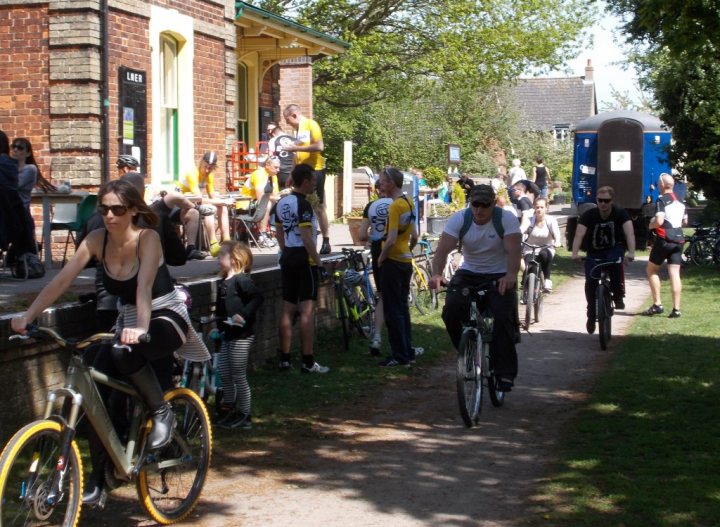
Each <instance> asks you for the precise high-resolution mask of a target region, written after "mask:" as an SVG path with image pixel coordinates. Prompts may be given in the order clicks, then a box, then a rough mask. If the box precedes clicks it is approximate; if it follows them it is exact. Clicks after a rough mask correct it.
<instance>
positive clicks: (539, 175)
mask: <svg viewBox="0 0 720 527" xmlns="http://www.w3.org/2000/svg"><path fill="white" fill-rule="evenodd" d="M535 184H536V185H537V186H538V187H540V188H544V187H547V170H545V167H544V166H542V167H535ZM536 197H537V196H536Z"/></svg>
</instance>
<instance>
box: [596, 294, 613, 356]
mask: <svg viewBox="0 0 720 527" xmlns="http://www.w3.org/2000/svg"><path fill="white" fill-rule="evenodd" d="M611 303H612V299H611V298H610V290H609V289H608V288H607V287H606V286H604V285H602V284H601V285H599V286H598V288H597V317H598V336H599V337H600V349H602V350H606V349H607V347H608V344H609V343H610V338H611V337H612V311H611V309H612V308H611V306H610V304H611Z"/></svg>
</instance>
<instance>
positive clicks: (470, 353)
mask: <svg viewBox="0 0 720 527" xmlns="http://www.w3.org/2000/svg"><path fill="white" fill-rule="evenodd" d="M480 370H481V368H480V357H479V354H478V345H477V332H476V330H474V329H466V330H465V331H463V334H462V336H461V337H460V345H459V346H458V356H457V367H456V370H455V381H456V388H457V397H458V405H459V406H460V417H462V420H463V422H464V423H465V426H467V427H468V428H472V427H473V426H475V425H476V424H477V423H478V421H479V420H480V410H481V408H482V396H483V389H482V377H481V371H480Z"/></svg>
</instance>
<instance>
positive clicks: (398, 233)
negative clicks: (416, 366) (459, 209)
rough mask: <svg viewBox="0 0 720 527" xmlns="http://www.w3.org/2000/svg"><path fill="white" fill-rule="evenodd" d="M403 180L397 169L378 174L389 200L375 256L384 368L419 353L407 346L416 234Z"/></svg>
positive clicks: (412, 212) (409, 360)
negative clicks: (384, 343)
mask: <svg viewBox="0 0 720 527" xmlns="http://www.w3.org/2000/svg"><path fill="white" fill-rule="evenodd" d="M403 181H404V177H403V174H402V172H400V171H399V170H398V169H397V168H392V167H386V168H384V169H383V170H382V172H380V188H381V191H382V193H383V194H384V195H385V196H387V197H388V198H391V199H392V200H393V201H392V203H391V204H390V207H389V208H388V216H387V223H386V225H385V236H384V237H383V245H382V251H381V252H380V256H379V257H378V266H379V267H380V284H381V289H382V292H383V310H384V312H385V325H386V326H387V331H388V341H389V342H390V357H388V358H387V359H385V360H384V361H382V362H381V363H380V366H384V367H389V366H405V365H408V364H410V363H412V362H414V361H415V355H418V354H419V352H418V351H417V350H415V349H414V348H413V347H412V344H411V333H412V329H411V326H410V306H409V304H408V296H409V294H410V279H411V277H412V272H413V269H412V257H413V256H412V249H413V247H415V244H416V243H417V239H418V235H417V228H416V224H415V209H414V208H413V205H412V203H411V202H410V200H409V199H408V198H407V196H405V194H403V190H402V186H403Z"/></svg>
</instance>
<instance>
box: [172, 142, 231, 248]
mask: <svg viewBox="0 0 720 527" xmlns="http://www.w3.org/2000/svg"><path fill="white" fill-rule="evenodd" d="M217 162H218V156H217V154H216V153H215V152H205V154H204V155H203V157H202V159H201V160H200V163H199V164H198V166H197V167H196V168H193V169H191V170H189V171H188V172H186V173H185V175H184V176H183V179H182V180H180V181H179V182H178V189H179V190H180V192H182V193H183V194H185V195H192V196H193V197H195V198H199V200H200V202H201V203H202V205H203V210H201V211H200V213H201V214H202V215H203V217H204V220H203V221H204V223H205V227H206V230H207V233H208V238H209V239H210V254H212V255H213V256H217V255H218V253H219V252H220V244H219V242H218V239H217V234H216V233H215V218H214V215H215V213H217V215H218V218H219V220H220V233H221V235H222V239H223V241H225V240H229V239H230V215H229V212H228V207H231V206H232V204H233V203H232V201H228V200H224V199H219V198H218V197H216V195H215V182H214V178H215V174H214V170H215V168H217ZM203 194H205V195H207V198H205V197H204V196H203ZM208 205H211V206H212V207H214V209H213V208H212V207H208ZM207 218H211V220H208V219H207Z"/></svg>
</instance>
